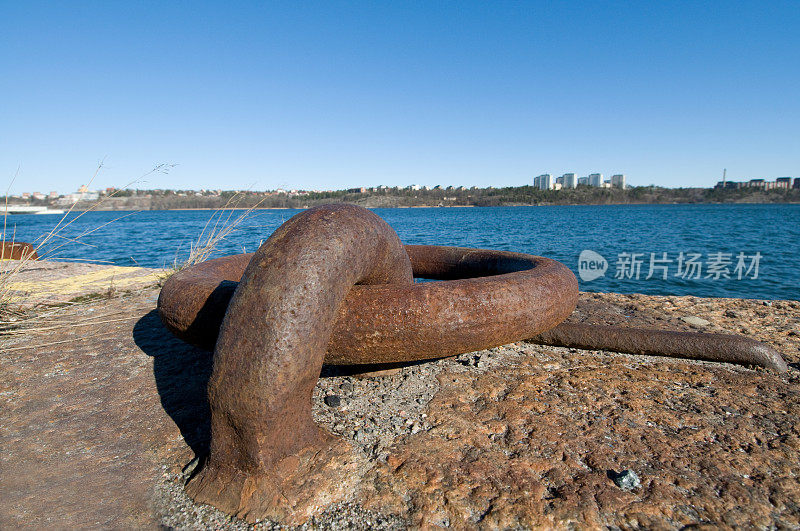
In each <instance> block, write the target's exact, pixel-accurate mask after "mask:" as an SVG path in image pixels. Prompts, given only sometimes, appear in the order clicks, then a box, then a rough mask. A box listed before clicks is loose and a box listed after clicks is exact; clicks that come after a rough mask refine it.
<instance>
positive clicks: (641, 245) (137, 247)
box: [6, 205, 800, 299]
mask: <svg viewBox="0 0 800 531" xmlns="http://www.w3.org/2000/svg"><path fill="white" fill-rule="evenodd" d="M297 212H298V211H296V210H260V211H257V212H255V213H253V214H252V215H250V216H249V217H248V218H247V219H246V220H245V221H244V222H243V223H242V224H241V228H240V230H238V231H236V232H235V233H233V234H232V235H230V236H229V237H228V238H227V239H226V240H225V241H224V242H222V243H221V244H220V245H219V247H218V248H217V251H216V252H215V254H214V256H222V255H226V254H232V253H240V252H242V251H243V250H244V251H248V252H250V251H253V250H255V249H256V248H257V247H258V245H259V243H260V242H261V241H262V240H264V239H266V238H267V237H268V236H269V235H270V234H271V233H272V232H273V231H274V230H275V229H276V228H277V227H278V226H280V224H281V223H283V222H284V221H286V220H287V219H289V218H290V217H291V216H293V215H294V214H296V213H297ZM375 212H376V213H377V214H378V215H380V216H381V217H383V218H384V219H385V220H386V221H387V222H388V223H389V224H390V225H391V226H392V227H394V229H395V230H396V231H397V232H398V234H399V235H400V238H401V239H402V240H403V242H405V243H414V244H435V245H457V246H464V247H482V248H488V249H502V250H508V251H518V252H525V253H531V254H537V255H541V256H547V257H550V258H554V259H556V260H559V261H561V262H563V263H564V264H566V265H568V266H569V267H570V268H571V269H572V270H573V272H575V274H576V275H580V273H581V271H579V263H578V262H579V256H580V254H581V251H584V250H591V251H595V252H596V253H598V254H599V255H600V256H601V257H603V258H605V260H606V261H607V269H606V271H605V274H604V275H603V276H600V277H598V278H596V279H594V280H589V281H587V280H581V289H583V290H585V291H613V292H623V293H632V292H637V293H651V294H663V295H669V294H676V295H699V296H714V297H746V298H761V299H800V268H799V267H798V263H797V262H798V260H800V205H612V206H552V207H547V206H544V207H492V208H413V209H401V208H395V209H375ZM240 215H241V212H234V213H232V217H234V218H235V217H237V216H240ZM76 216H77V214H71V215H70V216H69V217H68V218H67V221H68V220H69V219H72V218H75V217H76ZM121 216H124V217H121ZM212 216H216V217H218V216H219V213H215V212H212V211H144V212H136V213H129V212H89V213H87V214H85V215H83V216H81V217H80V218H78V219H76V220H75V221H74V222H73V223H72V224H70V225H69V227H67V229H65V230H64V231H62V232H61V233H60V236H62V238H56V239H54V240H53V241H52V242H51V243H50V244H49V245H48V246H47V248H48V252H49V253H50V257H52V258H56V259H58V258H61V259H91V260H98V261H108V262H111V263H115V264H119V265H137V264H138V265H140V266H148V267H164V266H170V265H172V264H173V263H174V262H175V261H178V262H180V261H181V260H182V259H184V258H185V257H186V255H187V253H188V250H189V246H190V243H193V242H196V241H197V239H198V237H199V235H200V233H201V232H202V231H203V228H204V226H206V224H207V222H208V221H209V219H211V218H212ZM227 216H228V213H224V214H223V223H224V222H225V218H227ZM120 217H121V218H120ZM216 217H215V219H216ZM60 218H61V216H57V215H45V216H32V215H14V216H8V218H7V221H6V223H7V225H8V226H7V228H6V234H7V238H8V239H11V237H12V234H14V233H15V236H14V237H15V238H16V240H18V241H34V240H36V239H37V238H39V237H41V235H43V234H46V233H48V232H49V231H50V230H52V229H53V227H54V226H55V225H56V223H58V222H59V220H60ZM118 218H119V219H118ZM213 224H214V221H213V220H212V221H211V225H212V226H213ZM206 230H208V228H207V229H206ZM88 231H94V232H91V233H89V234H85V235H84V236H82V237H81V238H80V240H79V241H80V242H82V243H76V242H71V241H69V240H68V239H65V238H75V237H77V236H79V235H80V234H81V233H86V232H88ZM59 246H63V247H61V248H58V249H57V247H59ZM664 253H666V256H665V255H664ZM681 253H683V257H682V259H681ZM651 258H652V264H651ZM690 259H691V260H690ZM596 262H597V263H596V264H594V266H592V265H590V264H589V263H588V261H585V262H584V270H583V273H584V276H586V273H589V272H590V270H589V267H598V264H599V261H597V260H596ZM679 262H680V263H679ZM637 264H638V269H637ZM692 264H694V265H692ZM651 266H652V267H651ZM679 266H681V267H680V268H679ZM737 266H738V267H737ZM665 272H666V276H667V278H666V279H664V278H663V277H664V274H665ZM726 275H727V277H728V278H725V277H726ZM648 276H650V278H647V277H648ZM637 277H638V278H637ZM739 277H741V278H739Z"/></svg>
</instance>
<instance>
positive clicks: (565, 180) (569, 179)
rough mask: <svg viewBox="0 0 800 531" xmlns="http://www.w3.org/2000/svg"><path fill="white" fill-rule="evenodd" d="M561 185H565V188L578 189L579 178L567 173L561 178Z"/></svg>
mask: <svg viewBox="0 0 800 531" xmlns="http://www.w3.org/2000/svg"><path fill="white" fill-rule="evenodd" d="M561 184H563V185H564V188H577V186H578V176H577V175H575V174H574V173H565V174H564V175H562V176H561Z"/></svg>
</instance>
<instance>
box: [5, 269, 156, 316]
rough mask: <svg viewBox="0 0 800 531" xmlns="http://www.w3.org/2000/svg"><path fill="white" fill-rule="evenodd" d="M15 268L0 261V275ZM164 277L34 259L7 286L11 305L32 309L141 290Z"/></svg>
mask: <svg viewBox="0 0 800 531" xmlns="http://www.w3.org/2000/svg"><path fill="white" fill-rule="evenodd" d="M18 265H19V261H17V260H3V261H0V274H3V273H7V272H9V271H12V270H15V269H17V268H18ZM164 274H165V270H163V269H152V268H146V267H121V266H114V265H106V264H92V263H75V262H55V261H45V260H42V261H38V260H37V261H28V262H27V263H26V264H25V266H24V267H23V268H21V269H19V271H18V272H15V274H14V276H13V279H11V280H10V281H9V283H8V286H7V287H8V290H9V295H10V297H11V300H12V302H15V303H18V304H22V305H23V306H24V307H32V306H36V305H42V304H59V303H68V302H72V301H75V300H76V299H77V300H80V299H83V298H86V297H100V296H103V295H113V294H114V293H116V292H119V291H130V290H136V289H141V288H145V287H148V286H153V285H155V284H157V283H158V282H159V280H160V278H162V277H163V275H164Z"/></svg>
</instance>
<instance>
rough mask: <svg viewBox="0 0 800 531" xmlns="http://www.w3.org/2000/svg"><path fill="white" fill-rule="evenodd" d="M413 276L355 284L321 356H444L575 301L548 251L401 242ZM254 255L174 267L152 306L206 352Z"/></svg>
mask: <svg viewBox="0 0 800 531" xmlns="http://www.w3.org/2000/svg"><path fill="white" fill-rule="evenodd" d="M405 251H406V252H407V253H408V256H409V258H410V260H411V266H412V267H413V274H414V277H415V278H424V279H431V280H444V281H445V282H418V283H414V284H372V285H355V286H353V287H352V289H351V290H350V292H349V293H348V294H347V297H346V299H345V302H344V304H343V305H342V308H341V310H340V311H339V313H338V316H337V319H336V324H335V326H334V332H333V335H332V337H331V341H330V343H329V344H328V350H327V354H326V355H325V362H326V363H330V364H333V365H350V364H378V363H394V362H405V361H415V360H425V359H432V358H442V357H446V356H452V355H456V354H462V353H464V352H471V351H475V350H482V349H486V348H491V347H496V346H499V345H505V344H507V343H512V342H514V341H520V340H522V339H528V338H531V337H534V336H535V335H537V334H539V333H541V332H544V331H546V330H550V329H551V328H553V327H554V326H556V325H557V324H558V323H560V322H561V321H563V320H564V319H566V318H567V316H569V314H570V313H572V311H573V310H574V309H575V305H576V304H577V297H578V284H577V281H576V280H575V276H574V275H573V274H572V272H571V271H570V270H569V269H568V268H567V267H566V266H564V265H563V264H561V263H560V262H556V261H554V260H551V259H549V258H542V257H539V256H531V255H527V254H521V253H512V252H506V251H489V250H482V249H467V248H463V247H444V246H432V245H406V246H405ZM252 256H253V255H252V254H239V255H233V256H226V257H223V258H217V259H214V260H209V261H207V262H203V263H201V264H198V265H196V266H194V267H192V268H190V269H187V270H185V271H181V272H178V273H176V274H175V275H173V276H172V277H171V278H170V279H169V281H168V282H167V283H166V284H165V285H164V288H163V289H162V292H161V296H160V297H159V303H158V309H159V313H160V315H161V319H162V321H163V322H164V324H165V325H166V327H167V328H168V329H169V330H170V331H171V332H172V333H173V334H175V335H176V336H178V337H179V338H181V339H183V340H184V341H186V342H188V343H191V344H193V345H196V346H198V347H201V348H204V349H206V350H212V349H213V348H214V344H215V343H216V340H217V335H218V333H219V329H220V325H221V323H222V319H223V317H224V316H225V311H226V310H227V307H228V302H229V300H230V297H231V296H232V295H233V292H234V290H235V289H236V287H237V285H238V281H239V279H240V278H241V277H242V273H243V272H244V270H245V268H246V267H247V264H248V263H249V262H250V260H251V259H252Z"/></svg>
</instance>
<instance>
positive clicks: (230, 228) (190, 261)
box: [162, 192, 264, 282]
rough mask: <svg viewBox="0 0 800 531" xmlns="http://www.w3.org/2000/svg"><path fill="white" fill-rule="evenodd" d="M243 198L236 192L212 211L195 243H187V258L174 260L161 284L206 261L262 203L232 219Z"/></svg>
mask: <svg viewBox="0 0 800 531" xmlns="http://www.w3.org/2000/svg"><path fill="white" fill-rule="evenodd" d="M244 198H245V195H244V194H243V193H242V192H236V194H234V195H233V196H231V198H230V199H228V201H226V202H225V205H224V206H223V207H222V208H220V209H218V210H215V211H214V213H213V214H212V215H211V217H210V218H209V219H208V221H206V224H205V225H204V226H203V230H202V231H200V235H199V236H198V237H197V241H196V242H190V243H189V256H188V257H187V258H186V260H184V261H183V262H181V263H178V261H177V259H176V261H175V263H174V264H173V266H172V269H171V270H170V271H168V272H167V274H166V275H165V276H164V277H163V278H162V282H163V280H166V279H167V278H169V277H170V276H171V275H173V274H174V273H176V272H178V271H181V270H182V269H186V268H187V267H191V266H193V265H195V264H199V263H200V262H205V261H206V260H208V259H209V257H210V256H211V255H212V254H213V252H214V251H215V250H216V248H217V247H218V246H219V244H220V243H221V242H222V241H224V240H225V239H226V238H227V237H228V236H230V235H231V234H232V233H233V232H235V231H236V230H238V229H239V228H240V226H241V224H242V223H243V222H244V221H245V220H246V219H247V218H249V217H250V216H251V215H252V214H253V211H254V210H256V209H257V208H258V207H259V205H261V203H262V202H263V201H264V199H262V200H261V201H259V202H258V203H256V204H255V205H253V206H251V207H248V208H246V209H244V210H243V211H242V212H241V215H239V216H238V217H236V218H233V214H234V213H235V212H238V211H240V210H241V209H239V208H238V205H239V204H240V203H241V202H242V200H243V199H244ZM226 212H227V216H226Z"/></svg>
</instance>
